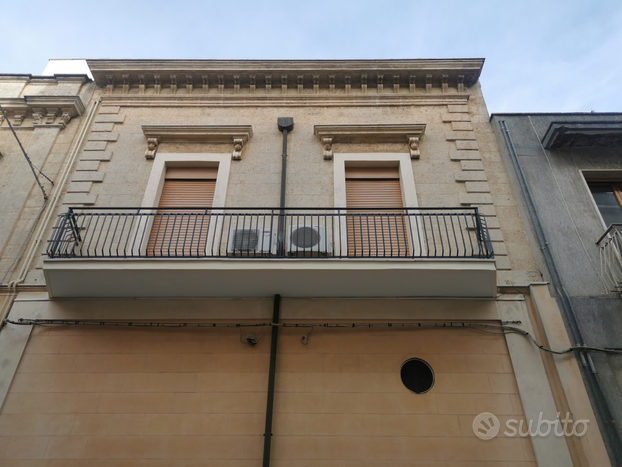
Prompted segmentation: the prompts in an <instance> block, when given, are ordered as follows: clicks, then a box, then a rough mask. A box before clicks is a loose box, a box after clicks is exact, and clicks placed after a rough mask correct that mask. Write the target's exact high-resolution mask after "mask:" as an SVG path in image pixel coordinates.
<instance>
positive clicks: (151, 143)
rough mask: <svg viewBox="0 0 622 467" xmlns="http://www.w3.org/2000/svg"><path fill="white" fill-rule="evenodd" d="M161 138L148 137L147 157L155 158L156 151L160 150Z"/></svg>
mask: <svg viewBox="0 0 622 467" xmlns="http://www.w3.org/2000/svg"><path fill="white" fill-rule="evenodd" d="M159 144H160V140H159V139H158V138H147V152H145V159H154V158H155V156H156V152H158V145H159Z"/></svg>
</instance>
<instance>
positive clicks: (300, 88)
mask: <svg viewBox="0 0 622 467" xmlns="http://www.w3.org/2000/svg"><path fill="white" fill-rule="evenodd" d="M304 80H305V77H304V75H298V94H302V92H303V90H304V87H305V84H304Z"/></svg>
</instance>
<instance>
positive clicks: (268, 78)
mask: <svg viewBox="0 0 622 467" xmlns="http://www.w3.org/2000/svg"><path fill="white" fill-rule="evenodd" d="M270 91H272V75H266V92H270Z"/></svg>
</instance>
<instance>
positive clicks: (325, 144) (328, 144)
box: [322, 138, 333, 161]
mask: <svg viewBox="0 0 622 467" xmlns="http://www.w3.org/2000/svg"><path fill="white" fill-rule="evenodd" d="M322 148H323V149H324V160H326V161H329V160H331V159H332V158H333V139H332V138H322Z"/></svg>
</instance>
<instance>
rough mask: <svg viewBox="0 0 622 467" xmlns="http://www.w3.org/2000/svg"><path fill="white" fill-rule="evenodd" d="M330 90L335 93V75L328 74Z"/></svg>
mask: <svg viewBox="0 0 622 467" xmlns="http://www.w3.org/2000/svg"><path fill="white" fill-rule="evenodd" d="M328 90H329V92H330V93H331V94H335V75H328Z"/></svg>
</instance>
